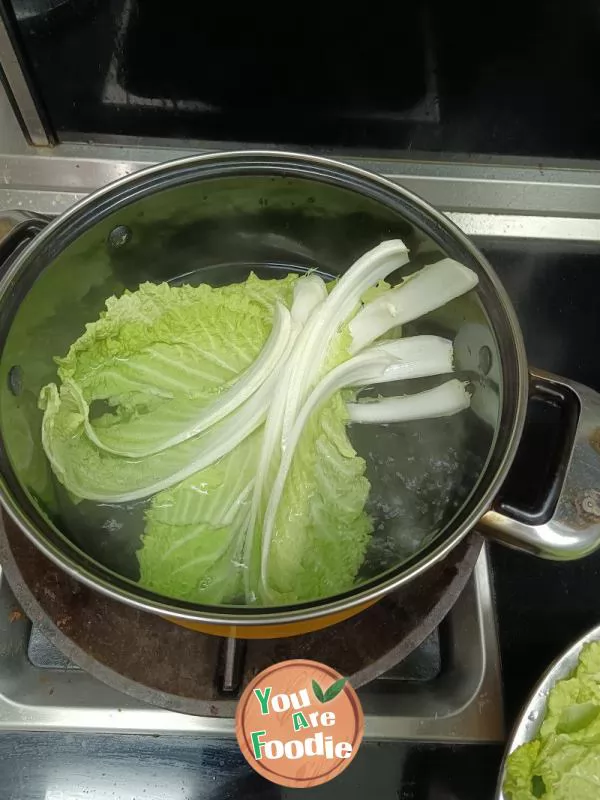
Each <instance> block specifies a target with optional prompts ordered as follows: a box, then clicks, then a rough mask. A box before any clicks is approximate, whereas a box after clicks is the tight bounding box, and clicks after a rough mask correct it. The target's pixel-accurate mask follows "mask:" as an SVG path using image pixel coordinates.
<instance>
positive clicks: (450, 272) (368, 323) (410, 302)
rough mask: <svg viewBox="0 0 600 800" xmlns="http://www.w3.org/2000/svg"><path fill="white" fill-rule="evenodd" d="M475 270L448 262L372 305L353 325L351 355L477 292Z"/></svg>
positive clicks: (411, 278)
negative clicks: (475, 288)
mask: <svg viewBox="0 0 600 800" xmlns="http://www.w3.org/2000/svg"><path fill="white" fill-rule="evenodd" d="M478 280H479V279H478V277H477V275H476V273H475V272H473V270H471V269H468V268H467V267H465V266H464V265H463V264H459V263H458V261H453V260H452V259H451V258H444V259H443V260H442V261H438V262H437V263H436V264H429V265H428V266H427V267H423V269H422V270H420V271H419V272H415V273H414V274H413V275H410V276H409V277H408V278H407V279H406V280H405V281H404V282H403V283H401V284H400V286H397V287H396V288H394V289H389V290H388V291H387V292H384V293H383V294H381V295H380V296H379V297H377V298H376V299H375V300H373V301H372V302H371V303H368V304H367V305H366V306H365V307H364V308H363V309H362V310H361V311H359V312H358V314H357V315H356V316H355V317H354V319H352V320H351V321H350V323H349V328H350V334H351V335H352V345H351V348H350V350H351V352H352V353H358V352H359V351H360V350H362V349H363V348H364V347H367V346H368V345H370V344H371V342H374V341H375V339H378V338H379V337H380V336H383V334H384V333H387V332H388V331H389V330H390V329H391V328H395V327H396V326H397V325H405V324H406V323H407V322H412V320H415V319H418V318H419V317H422V316H424V315H425V314H428V313H429V312H430V311H435V309H436V308H440V307H441V306H443V305H445V304H446V303H449V302H450V300H454V299H455V298H456V297H459V296H460V295H462V294H465V292H468V291H470V290H471V289H473V288H474V287H475V286H476V285H477V282H478Z"/></svg>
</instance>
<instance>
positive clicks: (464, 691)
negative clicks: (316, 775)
mask: <svg viewBox="0 0 600 800" xmlns="http://www.w3.org/2000/svg"><path fill="white" fill-rule="evenodd" d="M198 635H201V634H198ZM133 646H135V645H133ZM243 649H244V645H243V643H242V642H239V641H236V640H234V639H223V640H221V642H220V647H218V648H214V652H215V654H216V655H215V657H214V664H213V674H214V684H215V685H214V690H216V694H217V695H218V696H219V697H221V698H222V702H220V703H219V704H218V709H219V711H218V713H217V714H216V715H213V716H207V717H204V716H193V715H188V714H181V713H176V712H172V711H165V710H161V709H156V708H154V707H153V706H150V705H147V704H146V703H142V702H138V701H136V700H133V699H131V698H130V697H128V696H126V695H124V694H121V693H120V692H117V691H115V690H114V689H111V688H110V687H109V686H107V685H105V684H104V683H102V682H101V681H99V680H97V679H96V678H94V677H92V675H90V674H88V673H87V672H86V671H84V670H82V669H80V668H79V667H77V666H76V665H75V664H73V663H72V662H70V661H69V659H68V658H66V657H65V656H64V655H63V654H62V653H61V652H60V651H59V650H57V649H56V647H54V646H53V645H52V644H51V643H50V642H49V641H48V639H47V638H46V637H45V636H44V634H43V633H42V631H41V630H40V629H39V628H38V627H36V626H35V625H32V624H31V622H30V621H29V620H28V619H27V617H26V615H25V614H24V612H23V611H22V610H21V609H20V607H19V605H18V603H17V601H16V599H15V597H14V595H13V593H12V591H11V589H10V586H9V584H8V581H7V580H6V577H5V576H4V575H3V576H1V577H0V730H12V731H35V730H46V731H61V732H65V731H79V732H82V733H83V732H85V733H99V732H115V733H125V732H127V733H134V732H135V733H146V734H160V733H170V734H175V733H177V734H187V733H196V734H198V733H206V734H210V735H212V736H219V737H230V736H233V732H234V715H235V707H236V702H237V697H238V694H239V688H240V679H239V675H240V671H241V669H242V668H243V660H244V658H245V654H244V652H243ZM212 690H213V687H211V697H212V696H213V691H212ZM359 694H360V697H361V701H362V704H363V709H364V712H365V718H366V719H365V737H366V738H368V739H373V740H378V741H381V740H417V741H432V742H433V741H439V742H443V741H453V742H457V741H460V742H492V741H500V740H501V739H502V737H503V733H504V730H503V719H502V694H501V683H500V665H499V656H498V645H497V636H496V626H495V619H494V612H493V603H492V595H491V586H490V573H489V566H488V559H487V554H486V552H485V550H484V551H482V553H481V555H480V557H479V560H478V562H477V565H476V568H475V571H474V573H473V576H472V577H471V579H470V580H469V582H468V584H467V586H466V587H465V589H464V591H463V592H462V593H461V595H460V597H459V598H458V601H457V602H456V604H455V606H454V607H453V609H452V611H451V612H450V613H449V615H448V616H447V618H446V619H445V620H444V621H443V622H442V624H441V625H440V626H439V628H438V629H436V630H435V631H434V632H433V633H432V634H430V635H429V636H428V637H427V638H426V639H425V641H423V643H422V644H421V645H420V646H419V647H418V648H417V649H416V650H414V651H413V652H412V653H411V655H410V656H409V657H408V658H406V659H405V660H404V661H402V662H401V663H400V664H398V665H396V666H394V667H393V668H392V669H391V670H389V671H388V672H386V673H385V674H384V675H382V676H381V677H379V678H377V679H376V680H374V681H373V682H372V683H370V684H368V685H367V686H365V687H363V688H362V689H360V691H359ZM207 699H209V698H208V697H207Z"/></svg>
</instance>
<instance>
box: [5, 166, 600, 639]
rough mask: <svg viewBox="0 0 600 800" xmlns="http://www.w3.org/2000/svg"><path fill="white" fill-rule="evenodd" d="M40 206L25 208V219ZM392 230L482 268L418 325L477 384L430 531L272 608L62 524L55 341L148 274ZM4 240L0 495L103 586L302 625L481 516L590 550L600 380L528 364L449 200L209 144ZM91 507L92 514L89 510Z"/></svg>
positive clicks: (347, 248) (225, 617) (308, 256)
mask: <svg viewBox="0 0 600 800" xmlns="http://www.w3.org/2000/svg"><path fill="white" fill-rule="evenodd" d="M28 224H30V223H29V222H24V221H21V222H19V223H18V225H17V228H18V226H19V225H21V226H23V225H28ZM37 224H38V223H37V222H35V225H37ZM396 236H399V237H401V238H404V239H405V241H407V243H408V244H409V246H410V248H411V255H412V257H413V262H414V263H416V264H419V263H426V262H427V261H428V260H433V259H434V258H435V257H436V256H435V253H438V255H437V257H439V252H440V251H443V252H444V253H446V254H448V255H449V256H451V257H453V258H455V259H457V260H459V261H461V262H463V263H464V264H466V265H467V266H469V267H471V268H472V269H474V270H476V271H477V273H478V274H479V278H480V283H479V287H478V290H477V292H476V293H471V294H470V295H469V296H468V297H467V298H462V299H460V300H458V301H454V303H452V304H450V305H449V306H448V307H447V308H445V309H443V310H442V311H441V312H439V313H437V314H433V315H431V316H430V317H428V318H426V319H424V320H422V321H420V322H419V324H418V325H416V326H415V331H416V332H434V331H435V332H444V333H445V334H446V335H451V336H452V337H454V338H455V339H456V342H457V345H456V347H457V360H458V361H459V366H461V367H462V368H464V370H466V371H467V372H468V373H469V374H470V375H471V377H472V379H473V381H474V385H475V397H474V400H473V411H472V412H469V414H470V417H469V419H470V423H469V424H470V428H469V435H468V436H467V438H466V440H465V441H466V442H467V444H466V445H465V448H466V449H465V453H464V455H465V456H466V455H470V456H472V457H473V458H474V459H475V460H476V463H477V466H476V467H475V468H471V470H470V471H469V470H465V469H463V464H462V460H461V459H462V455H463V453H462V452H461V454H460V455H461V458H459V459H458V462H457V464H458V467H460V469H461V470H462V472H461V471H460V470H459V475H460V478H461V481H462V489H461V493H460V495H456V496H455V497H454V499H453V503H450V504H449V503H447V504H446V506H448V507H447V508H446V507H445V508H444V513H443V514H442V515H441V517H440V519H439V520H438V523H437V527H436V528H435V530H433V531H432V532H431V535H428V536H425V537H424V540H423V542H422V543H421V545H420V546H419V547H417V548H416V549H414V550H413V551H412V552H409V553H406V554H405V555H404V557H403V558H402V559H399V558H398V559H397V560H396V562H395V563H391V564H390V563H386V564H383V566H382V565H381V563H380V565H379V571H378V572H377V571H373V570H372V572H371V574H366V575H363V577H362V578H361V581H360V582H358V583H357V585H356V586H355V587H354V588H353V589H351V590H350V591H348V592H346V593H344V594H342V595H339V596H336V597H329V598H322V599H319V600H316V601H314V602H310V603H304V604H301V605H296V606H286V607H277V608H275V607H264V608H250V607H242V606H227V607H226V606H219V607H212V606H202V605H198V604H193V603H189V602H184V601H178V600H176V599H172V598H167V597H164V596H158V595H156V594H154V593H152V592H150V591H148V590H146V589H144V588H143V587H141V586H140V585H139V584H137V583H136V582H135V580H133V579H132V578H131V577H128V576H127V575H126V574H124V573H123V571H122V570H120V569H117V568H115V564H114V563H112V562H111V560H110V553H109V552H108V549H110V548H107V547H104V549H103V546H102V544H100V545H98V546H97V547H96V550H95V551H91V550H90V547H91V545H90V541H91V540H92V539H93V538H94V537H89V535H88V537H87V538H86V537H85V536H82V538H81V539H78V537H77V535H74V534H73V526H70V528H69V530H68V531H67V530H66V529H65V528H64V527H63V528H62V529H61V524H62V522H63V520H62V519H61V512H60V509H59V508H58V507H57V506H56V504H55V498H54V497H53V489H52V487H51V485H50V484H51V482H50V475H49V469H48V468H47V466H45V464H44V459H43V458H39V455H40V443H39V436H38V434H37V432H36V431H37V430H39V421H40V417H39V411H37V407H36V401H37V393H38V392H39V389H40V387H41V386H42V385H43V384H44V383H46V382H48V381H49V380H52V378H53V364H52V358H53V356H55V355H57V354H60V353H62V352H65V351H66V350H67V349H68V346H69V345H70V343H71V342H72V341H73V340H74V339H75V338H77V336H78V335H80V333H81V331H82V329H83V325H84V324H85V323H86V322H89V321H91V320H93V319H95V318H96V317H97V315H98V313H99V311H100V310H101V308H102V307H103V304H104V301H105V299H106V298H107V297H108V296H110V295H112V294H114V293H115V292H119V291H122V290H123V288H125V287H129V288H136V287H137V285H138V284H139V282H140V281H141V280H155V281H158V280H172V279H173V278H175V277H177V276H182V275H184V274H186V273H189V272H192V271H195V270H199V271H200V274H205V275H206V276H207V278H206V279H207V280H209V282H212V281H214V279H215V276H217V278H216V279H217V280H218V281H220V282H229V281H231V280H235V279H236V276H238V277H239V275H240V274H241V273H240V269H241V267H240V263H241V262H244V264H246V265H247V264H258V265H261V264H263V265H264V264H270V265H271V266H277V265H279V266H280V267H281V266H284V267H286V268H288V269H289V268H294V269H301V268H307V267H313V266H314V265H317V266H318V267H319V268H320V269H322V270H323V271H325V272H327V273H329V274H333V275H335V274H339V273H340V272H341V271H343V270H344V269H345V268H346V267H347V266H348V265H349V264H350V263H352V261H353V260H354V259H355V258H356V257H357V256H358V255H360V254H361V253H363V252H364V251H365V250H367V249H368V248H369V247H372V246H374V245H375V244H377V243H379V242H380V241H381V240H382V239H386V238H391V237H396ZM10 242H11V237H10V235H9V236H8V238H7V239H5V243H4V255H5V256H6V260H5V263H4V266H3V275H2V279H1V282H0V342H1V346H2V357H1V362H0V381H1V383H0V413H1V417H0V427H1V442H0V443H1V451H0V468H1V484H0V486H1V495H2V502H3V504H4V507H5V509H6V511H7V512H8V513H9V514H10V515H11V516H12V517H13V519H14V520H15V521H16V522H17V524H18V525H19V526H20V527H21V528H22V530H23V531H24V532H25V534H26V535H27V536H28V537H29V538H30V539H31V540H32V541H33V542H34V543H35V544H36V545H37V546H38V547H39V548H40V549H41V550H42V551H43V552H44V553H45V554H46V555H47V556H48V557H50V558H51V559H52V560H53V561H55V562H56V563H57V564H59V565H60V566H61V567H63V568H64V569H65V570H66V571H67V572H69V573H70V574H72V575H73V576H74V577H76V578H78V579H79V580H81V581H83V582H85V583H87V584H88V585H90V586H92V587H94V588H96V589H98V590H99V591H102V592H105V593H107V594H109V595H111V596H112V597H115V598H117V599H119V600H122V601H123V602H126V603H129V604H131V605H134V606H137V607H138V608H141V609H144V610H146V611H151V612H154V613H158V614H163V615H166V616H169V617H171V618H174V619H176V620H179V621H182V622H183V623H186V622H187V623H189V624H192V625H209V626H217V625H226V626H231V625H233V626H243V628H244V630H249V629H250V628H251V627H252V626H257V625H260V626H274V625H284V626H285V630H286V631H287V632H289V633H296V632H298V631H300V630H306V629H308V628H310V627H313V628H316V627H322V626H323V625H325V624H329V623H330V622H332V621H335V620H337V619H340V618H344V617H346V616H349V615H350V614H352V613H356V611H358V610H360V609H361V608H363V607H365V605H367V604H369V603H371V602H374V601H375V600H377V599H378V598H380V597H382V596H383V595H384V594H386V593H387V592H390V591H392V590H393V589H395V588H397V587H399V586H401V585H402V584H404V583H406V582H407V581H410V580H415V579H418V576H419V575H420V574H421V573H423V572H424V570H426V569H428V568H429V567H430V566H431V565H432V564H434V563H436V562H439V561H440V560H441V559H443V558H444V557H445V556H446V555H447V554H448V552H449V551H450V550H451V549H452V548H453V547H455V546H456V545H457V544H458V542H459V541H460V540H461V539H462V538H463V537H464V536H465V535H466V534H467V533H468V532H469V531H470V530H471V529H473V528H474V527H477V528H478V529H479V530H480V531H483V532H485V533H486V534H487V535H489V536H491V537H493V538H497V539H500V540H502V541H504V542H506V543H507V544H509V545H511V546H513V547H516V548H519V549H523V550H528V551H530V552H532V553H535V554H537V555H540V556H543V557H546V558H553V559H570V558H577V557H580V556H583V555H585V554H587V553H589V552H591V551H592V550H594V549H595V548H596V547H597V546H598V544H599V543H600V503H599V498H600V494H599V489H600V396H599V395H598V394H596V393H595V392H593V391H591V390H590V389H587V388H585V387H583V386H580V385H578V384H574V383H572V382H570V381H568V380H566V379H563V378H558V377H555V376H551V375H546V374H542V373H540V372H538V371H535V370H529V369H528V366H527V361H526V356H525V351H524V347H523V342H522V337H521V332H520V329H519V325H518V322H517V319H516V316H515V314H514V311H513V309H512V307H511V305H510V302H509V300H508V298H507V296H506V293H505V291H504V289H503V288H502V286H501V284H500V282H499V280H498V278H497V277H496V275H495V274H494V272H493V270H492V269H491V267H490V265H489V264H488V263H487V261H486V260H485V259H484V258H483V256H482V255H481V254H480V253H479V252H478V250H477V249H476V248H475V247H474V245H473V244H472V243H471V242H470V241H469V240H468V239H467V238H466V237H465V236H464V235H463V234H462V233H461V231H460V230H459V229H458V228H456V227H455V226H454V225H453V224H452V223H450V222H449V221H448V220H447V219H446V218H445V217H444V216H443V215H442V214H440V213H439V212H437V211H436V210H435V209H433V208H431V207H430V206H429V205H428V204H427V203H425V202H424V201H422V200H421V199H420V198H418V197H416V196H415V195H413V194H411V193H410V192H408V191H406V190H404V189H402V188H401V187H399V186H396V185H395V184H393V183H391V182H390V181H388V180H385V179H383V178H381V177H379V176H376V175H372V174H369V173H367V172H365V171H363V170H360V169H356V168H352V167H349V166H345V165H342V164H339V163H336V162H333V161H329V160H326V159H320V158H315V157H312V156H304V155H295V154H286V153H270V152H252V151H247V152H233V153H227V154H219V155H211V156H202V157H198V158H192V159H185V160H181V161H174V162H171V163H166V164H163V165H160V166H156V167H152V168H150V169H146V170H143V171H141V172H138V173H136V174H135V175H133V176H130V177H128V178H125V179H122V180H120V181H117V182H115V183H113V184H111V185H110V186H108V187H106V188H105V189H102V190H101V191H99V192H96V193H95V194H93V195H91V196H90V197H88V198H87V199H85V200H84V201H82V202H81V203H79V204H77V205H76V206H74V207H73V208H72V209H71V210H69V211H68V212H67V213H66V214H64V215H62V216H61V217H59V218H57V219H55V220H54V221H52V222H50V223H49V224H48V225H47V226H46V227H45V228H43V230H42V231H41V232H40V233H38V234H37V235H36V236H35V237H34V238H33V239H32V241H31V242H30V243H29V244H28V245H27V246H26V247H25V248H24V249H20V250H19V251H18V252H16V253H12V254H10V255H8V253H9V252H10V250H11V246H10ZM432 253H433V254H434V255H432ZM1 255H2V247H1V246H0V256H1ZM203 270H204V271H205V270H208V272H204V273H203V272H202V271H203ZM215 270H216V271H215ZM461 359H462V362H461ZM540 405H544V406H546V407H552V408H554V409H555V410H556V411H557V414H558V416H559V420H558V423H557V426H555V427H554V434H556V436H555V438H556V446H555V447H554V449H553V452H552V459H551V461H548V460H547V458H546V457H544V464H540V463H538V465H537V466H538V467H539V471H544V470H545V473H546V477H545V480H544V481H543V486H542V487H541V489H540V491H539V492H538V495H539V496H538V497H537V500H536V502H535V503H534V504H533V505H531V506H528V507H518V506H520V504H518V503H516V502H515V500H514V497H511V493H512V486H514V483H515V478H514V473H513V481H512V486H511V482H510V481H509V482H508V483H505V481H506V479H507V476H508V474H509V470H510V469H511V466H512V465H513V462H515V458H516V457H517V451H518V450H519V447H520V445H521V443H522V436H523V430H524V426H525V421H526V415H527V412H528V407H529V409H532V408H534V407H538V406H540ZM533 424H538V423H536V422H535V421H534V423H533ZM23 437H25V439H27V442H28V446H27V447H24V446H23V441H24V439H23ZM389 446H390V447H391V446H392V445H389ZM525 451H527V452H525ZM23 452H27V453H29V456H23ZM524 455H525V456H527V457H528V459H529V463H528V469H531V464H533V467H534V470H535V467H536V453H535V452H529V451H528V445H527V441H526V440H523V447H521V450H520V452H519V458H522V457H523V456H524ZM473 458H471V461H473ZM466 460H468V459H465V462H466ZM518 460H519V459H518ZM459 462H460V463H459ZM458 467H457V468H458ZM542 468H543V470H542ZM531 474H532V473H531V472H530V473H529V475H531ZM521 475H522V473H521ZM457 498H459V499H460V502H459V500H458V499H457ZM80 524H81V527H82V528H85V519H84V518H83V517H82V518H81V519H80ZM75 527H77V526H75ZM88 533H89V532H88ZM294 626H295V627H294ZM298 626H300V627H298ZM211 630H214V631H215V632H217V631H218V630H219V629H217V628H216V627H215V628H211ZM261 630H264V629H261ZM268 630H273V629H272V628H271V629H269V628H268V627H267V635H268ZM219 632H222V630H220V631H219Z"/></svg>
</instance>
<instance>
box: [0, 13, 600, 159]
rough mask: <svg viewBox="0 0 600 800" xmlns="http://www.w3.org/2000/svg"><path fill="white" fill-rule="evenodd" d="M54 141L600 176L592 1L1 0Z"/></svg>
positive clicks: (598, 20)
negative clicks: (528, 164)
mask: <svg viewBox="0 0 600 800" xmlns="http://www.w3.org/2000/svg"><path fill="white" fill-rule="evenodd" d="M2 4H3V5H4V7H5V11H6V16H7V18H8V19H9V22H11V26H12V29H13V34H14V38H15V40H16V43H17V45H18V47H19V48H20V49H21V50H22V52H23V55H24V57H25V60H26V62H27V64H28V68H29V71H30V73H31V77H32V80H33V83H34V85H35V86H36V88H37V90H38V93H39V96H40V97H41V99H42V101H43V104H44V106H45V109H46V110H47V112H48V115H49V118H50V119H51V121H52V124H53V126H54V128H55V130H56V132H57V133H58V135H59V137H64V136H65V135H69V136H70V137H74V138H78V139H86V137H89V136H90V135H96V136H98V135H134V136H144V137H168V138H177V139H185V138H194V139H202V140H214V141H220V142H230V143H231V142H255V143H276V144H280V145H288V146H294V145H304V146H311V147H315V148H317V149H320V150H326V151H327V150H329V149H332V148H335V149H339V148H361V149H362V150H365V149H367V150H370V151H388V152H402V151H411V152H414V151H426V152H436V153H442V152H444V153H458V154H472V153H481V154H504V155H517V156H533V157H540V158H545V157H569V158H598V157H599V156H600V103H599V101H598V93H597V91H596V87H597V85H598V80H599V78H600V62H599V61H598V59H597V57H596V55H595V54H596V51H597V47H598V43H599V42H600V9H599V7H598V5H597V3H594V2H592V0H573V2H571V3H570V4H569V6H568V8H567V7H566V6H565V5H564V3H560V2H559V0H530V2H527V3H523V2H517V0H506V2H504V3H502V4H496V5H494V4H492V5H489V4H488V5H486V6H485V9H484V8H482V9H480V10H479V11H477V10H474V7H473V8H472V7H468V6H464V7H461V6H456V5H455V4H454V5H453V4H448V3H443V2H441V0H425V2H422V3H400V4H395V5H380V6H377V5H375V6H374V7H373V8H371V9H370V10H369V13H368V14H365V13H364V9H360V10H359V8H358V7H357V10H356V11H352V10H351V9H349V8H346V9H345V10H344V13H343V15H341V16H340V14H339V12H338V11H337V10H334V9H333V7H331V9H329V7H328V6H327V4H321V6H320V7H319V9H318V12H315V11H314V9H305V8H303V7H301V6H298V7H293V6H292V7H286V8H285V9H279V10H277V11H273V10H271V9H269V10H267V9H264V10H263V9H262V8H261V7H260V6H256V5H253V6H247V7H244V6H238V7H235V9H234V7H233V6H230V5H228V4H227V3H221V4H216V5H215V4H213V5H206V4H200V3H197V2H194V0H171V2H169V3H168V4H167V5H165V4H164V3H162V2H160V0H144V2H141V0H102V1H101V0H0V6H1V5H2Z"/></svg>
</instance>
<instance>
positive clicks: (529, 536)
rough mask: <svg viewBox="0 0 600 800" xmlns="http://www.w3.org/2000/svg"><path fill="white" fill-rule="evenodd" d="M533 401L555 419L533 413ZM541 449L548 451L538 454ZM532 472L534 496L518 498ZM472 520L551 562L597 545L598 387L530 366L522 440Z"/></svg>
mask: <svg viewBox="0 0 600 800" xmlns="http://www.w3.org/2000/svg"><path fill="white" fill-rule="evenodd" d="M536 404H537V405H538V409H537V410H538V412H539V410H540V408H543V407H545V408H546V411H548V410H551V412H552V413H553V414H554V415H555V416H556V415H558V420H556V421H554V424H552V425H548V424H547V423H540V415H539V414H538V415H537V420H536V418H535V417H536V415H535V413H532V412H535V410H536V409H535V406H536ZM532 442H533V443H537V446H535V445H534V446H533V447H531V446H530V444H531V443H532ZM549 448H552V452H551V453H549V452H548V449H549ZM540 449H542V450H545V451H546V454H545V455H542V456H541V457H540ZM535 451H537V452H535ZM540 478H541V481H540ZM536 479H538V484H539V483H540V482H541V484H543V485H540V486H538V492H537V496H536V497H535V498H534V502H533V503H531V502H528V501H526V502H523V497H524V495H525V494H526V490H527V489H528V488H531V486H532V485H533V484H535V482H536ZM511 495H512V499H511ZM530 498H531V494H530ZM477 527H478V529H480V530H481V532H482V533H485V534H486V535H488V536H490V537H491V538H493V539H497V540H499V541H501V542H503V543H504V544H507V545H509V546H510V547H513V548H515V549H518V550H525V551H527V552H530V553H534V554H535V555H538V556H541V557H542V558H548V559H553V560H556V561H567V560H570V559H574V558H580V557H581V556H585V555H587V554H588V553H591V552H592V551H594V550H596V549H597V548H598V547H600V394H598V393H597V392H595V391H594V390H593V389H589V388H588V387H586V386H582V385H581V384H579V383H575V382H574V381H570V380H567V379H566V378H561V377H558V376H556V375H551V374H549V373H545V372H541V371H538V370H530V394H529V408H528V418H527V422H526V424H525V431H524V434H523V439H522V443H521V445H520V447H519V450H518V452H517V456H516V458H515V461H514V464H513V466H512V467H511V470H510V472H509V475H508V478H507V480H506V482H505V484H504V486H503V487H502V490H501V492H500V494H499V497H498V500H497V501H496V503H495V505H494V507H493V508H492V510H490V511H488V512H487V514H485V515H484V516H483V517H482V519H481V520H480V522H479V523H478V526H477Z"/></svg>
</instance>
